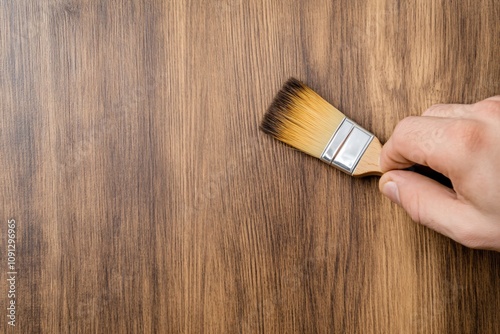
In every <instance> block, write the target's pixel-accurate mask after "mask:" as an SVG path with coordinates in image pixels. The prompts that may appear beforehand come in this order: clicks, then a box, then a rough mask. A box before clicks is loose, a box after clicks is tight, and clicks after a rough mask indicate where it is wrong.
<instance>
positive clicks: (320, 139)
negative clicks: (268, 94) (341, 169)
mask: <svg viewBox="0 0 500 334" xmlns="http://www.w3.org/2000/svg"><path fill="white" fill-rule="evenodd" d="M343 119H344V114H342V113H341V112H340V111H339V110H337V109H336V108H335V107H334V106H332V105H331V104H329V103H328V102H326V101H325V100H324V99H323V98H322V97H321V96H319V95H318V94H317V93H316V92H314V91H313V90H312V89H311V88H309V87H308V86H306V85H305V84H303V83H302V82H300V81H299V80H297V79H295V78H290V79H288V81H287V82H286V83H285V85H284V86H283V88H282V89H281V90H280V91H279V92H278V94H277V95H276V97H275V98H274V101H273V103H272V104H271V106H270V107H269V109H268V110H267V112H266V114H265V116H264V119H263V120H262V123H261V126H260V128H261V129H262V130H263V131H264V132H265V133H267V134H269V135H271V136H273V137H275V138H276V139H278V140H280V141H282V142H284V143H286V144H288V145H290V146H293V147H295V148H296V149H298V150H301V151H303V152H305V153H307V154H309V155H312V156H313V157H316V158H320V157H321V154H322V153H323V150H324V149H325V147H326V145H327V144H328V142H329V140H330V138H331V137H332V135H333V133H334V132H335V130H336V129H337V127H338V126H339V124H340V122H342V120H343Z"/></svg>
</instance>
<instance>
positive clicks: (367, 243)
mask: <svg viewBox="0 0 500 334" xmlns="http://www.w3.org/2000/svg"><path fill="white" fill-rule="evenodd" d="M499 17H500V4H499V3H498V1H496V0H479V1H472V0H467V1H458V0H453V1H444V0H443V1H432V0H424V1H393V0H373V1H362V0H354V1H351V0H334V1H300V0H296V1H289V2H281V1H253V0H249V1H244V0H219V1H201V0H192V1H181V0H179V1H177V0H174V1H159V0H151V1H148V0H142V1H141V0H130V1H118V0H110V1H86V0H82V1H66V0H46V1H28V0H19V1H17V0H16V1H7V0H2V1H0V116H1V118H0V195H1V196H0V203H1V210H0V220H1V224H0V232H1V240H0V249H1V252H0V272H1V273H2V274H1V279H0V310H1V314H0V316H1V318H0V319H2V320H1V325H0V326H1V327H0V331H1V332H9V333H10V332H19V333H127V332H128V333H141V332H145V333H150V332H156V333H201V332H205V333H258V332H266V333H274V332H280V333H499V320H498V319H499V314H500V255H499V253H494V252H486V251H474V250H470V249H467V248H465V247H462V246H460V245H458V244H456V243H455V242H453V241H450V240H449V239H447V238H445V237H442V236H440V235H438V234H436V233H434V232H432V231H430V230H428V229H426V228H423V227H421V226H418V225H416V224H414V223H413V222H411V220H410V219H409V218H408V217H407V215H406V214H405V213H404V212H403V211H402V210H401V209H400V208H398V207H396V206H395V205H392V204H391V203H390V202H389V201H388V200H386V199H384V198H382V196H381V195H380V194H379V192H378V188H377V178H368V179H361V180H355V179H352V178H350V177H348V176H346V175H344V174H342V173H340V172H338V171H337V170H335V169H332V168H329V167H328V166H326V165H324V164H322V163H321V162H320V161H317V160H315V159H313V158H310V157H308V156H306V155H304V154H301V153H299V152H296V151H294V150H292V149H290V148H288V147H286V146H285V145H282V144H280V143H278V142H276V141H274V140H272V139H271V138H269V137H267V136H265V135H264V134H262V133H261V132H259V130H258V124H259V122H260V119H261V117H262V115H263V114H264V112H265V110H266V108H267V106H268V105H269V103H270V102H271V100H272V98H273V96H274V94H275V93H276V92H277V90H278V89H279V88H280V86H281V84H282V83H283V82H284V80H286V79H287V78H288V77H289V76H296V77H298V78H299V79H301V80H303V81H305V82H306V83H308V84H309V85H310V86H311V87H312V88H314V89H315V90H317V91H318V92H319V93H320V94H321V95H323V96H324V97H325V98H326V99H327V100H329V101H331V102H332V104H334V105H335V106H336V107H338V108H339V109H340V110H342V111H344V112H345V113H346V114H347V115H348V116H350V117H351V118H353V119H354V120H356V121H357V122H359V123H360V124H362V125H364V126H365V127H366V128H368V129H370V130H371V131H373V132H374V133H375V134H377V135H378V137H379V138H380V139H381V140H382V141H385V140H387V138H389V136H390V134H391V132H392V130H393V128H394V126H395V125H396V124H397V122H398V121H399V120H401V119H402V118H404V117H405V116H408V115H418V114H420V113H421V112H422V111H423V110H425V109H426V107H428V106H429V105H431V104H433V103H437V102H441V103H446V102H462V103H470V102H474V101H476V100H479V99H483V98H485V97H488V96H491V95H494V94H499V93H500V80H499V78H500V61H499V60H500V59H499V55H500V43H499V37H500V23H499ZM443 209H444V210H446V208H443ZM11 218H12V219H15V221H16V241H17V243H16V245H17V248H16V263H15V266H16V268H15V269H16V271H17V274H16V285H15V288H16V299H15V301H16V327H15V328H12V327H11V326H9V325H8V324H7V321H6V319H7V317H6V315H7V310H6V308H7V307H8V305H9V304H8V303H9V302H10V300H12V299H11V298H9V297H8V291H9V284H8V281H7V278H8V277H9V276H8V274H7V272H8V271H9V268H8V265H7V262H8V256H7V255H8V254H7V252H6V250H7V242H8V236H7V232H8V225H7V222H8V220H9V219H11ZM7 320H8V319H7Z"/></svg>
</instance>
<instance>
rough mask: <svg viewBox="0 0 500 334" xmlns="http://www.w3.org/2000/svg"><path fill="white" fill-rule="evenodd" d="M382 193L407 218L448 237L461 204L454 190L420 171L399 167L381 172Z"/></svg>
mask: <svg viewBox="0 0 500 334" xmlns="http://www.w3.org/2000/svg"><path fill="white" fill-rule="evenodd" d="M379 188H380V191H381V192H382V194H384V195H385V196H387V197H389V199H390V200H391V201H393V202H394V203H397V204H399V205H401V206H402V207H403V209H404V210H405V211H406V212H408V214H409V215H410V216H411V218H412V219H413V220H414V221H415V222H417V223H421V224H422V225H425V226H427V227H429V228H432V229H433V230H435V231H437V232H439V233H441V234H444V235H446V236H448V237H453V236H454V228H453V227H454V225H455V224H456V222H457V221H460V220H461V219H460V218H461V217H460V215H461V212H460V211H463V210H464V208H463V206H462V204H461V203H460V202H459V201H458V200H457V196H456V193H455V192H454V191H453V190H452V189H450V188H447V187H445V186H443V185H442V184H440V183H438V182H436V181H434V180H432V179H430V178H428V177H425V176H423V175H420V174H417V173H414V172H410V171H403V170H393V171H389V172H387V173H385V174H384V175H383V176H382V177H381V178H380V182H379Z"/></svg>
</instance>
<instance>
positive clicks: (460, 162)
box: [380, 116, 476, 177]
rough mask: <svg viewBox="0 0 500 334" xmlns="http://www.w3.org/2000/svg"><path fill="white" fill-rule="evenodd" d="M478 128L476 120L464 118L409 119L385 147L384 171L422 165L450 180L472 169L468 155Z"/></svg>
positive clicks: (382, 156)
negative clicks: (469, 168)
mask: <svg viewBox="0 0 500 334" xmlns="http://www.w3.org/2000/svg"><path fill="white" fill-rule="evenodd" d="M474 125H475V124H474V121H472V120H464V119H453V118H443V117H428V116H419V117H417V116H413V117H407V118H405V119H403V120H402V121H401V122H400V123H399V124H398V125H397V126H396V129H395V130H394V133H393V134H392V136H391V138H389V140H388V141H387V143H386V144H385V145H384V147H383V148H382V153H381V156H380V166H381V169H382V171H389V170H393V169H404V168H407V167H410V166H412V165H414V164H420V165H425V166H429V167H430V168H432V169H434V170H435V171H438V172H440V173H442V174H444V175H446V176H447V177H450V175H451V174H453V173H454V172H457V171H460V170H462V169H463V168H467V166H468V160H469V159H467V152H468V149H469V148H471V147H470V146H471V145H472V144H474V140H473V138H472V137H476V134H475V133H474V132H475V131H476V127H475V126H474ZM468 137H471V138H468ZM464 143H465V144H464Z"/></svg>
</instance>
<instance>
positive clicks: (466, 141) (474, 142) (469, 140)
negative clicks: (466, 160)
mask: <svg viewBox="0 0 500 334" xmlns="http://www.w3.org/2000/svg"><path fill="white" fill-rule="evenodd" d="M484 130H485V129H484V126H483V124H482V123H481V122H479V121H475V120H470V119H468V120H463V119H459V120H455V121H454V122H453V123H451V124H450V126H449V127H448V129H447V131H446V132H447V133H446V134H447V136H448V138H451V139H452V140H455V141H456V142H457V143H458V144H459V145H460V147H461V148H462V149H463V150H464V151H465V152H467V153H471V152H476V151H478V150H481V149H482V148H483V147H484V144H485V141H486V132H485V131H484Z"/></svg>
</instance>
